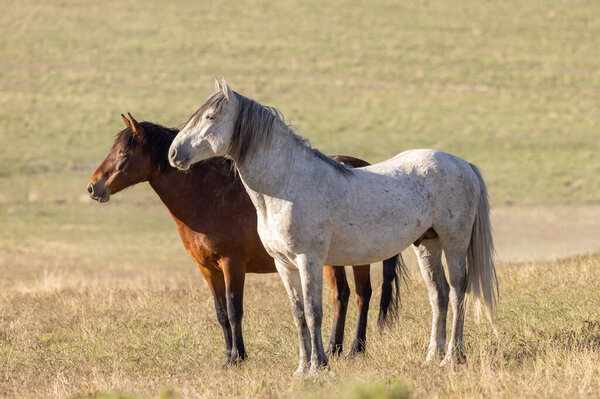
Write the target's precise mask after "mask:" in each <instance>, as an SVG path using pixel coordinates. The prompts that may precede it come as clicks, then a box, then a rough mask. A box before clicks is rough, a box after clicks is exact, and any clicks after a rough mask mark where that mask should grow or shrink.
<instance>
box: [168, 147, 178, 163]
mask: <svg viewBox="0 0 600 399" xmlns="http://www.w3.org/2000/svg"><path fill="white" fill-rule="evenodd" d="M176 156H177V148H171V149H170V150H169V158H170V159H171V160H173V161H174V160H175V157H176Z"/></svg>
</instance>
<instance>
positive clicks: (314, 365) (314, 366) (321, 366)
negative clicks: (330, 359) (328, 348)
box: [309, 358, 329, 376]
mask: <svg viewBox="0 0 600 399" xmlns="http://www.w3.org/2000/svg"><path fill="white" fill-rule="evenodd" d="M323 370H325V371H326V370H329V365H328V364H327V358H324V359H319V360H313V361H311V362H310V369H309V375H311V376H316V375H318V374H319V372H320V371H323Z"/></svg>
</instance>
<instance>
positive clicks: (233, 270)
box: [223, 259, 247, 364]
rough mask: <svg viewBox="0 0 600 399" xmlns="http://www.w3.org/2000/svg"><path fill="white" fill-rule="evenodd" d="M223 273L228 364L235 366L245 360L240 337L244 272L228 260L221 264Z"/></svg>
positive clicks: (236, 262)
mask: <svg viewBox="0 0 600 399" xmlns="http://www.w3.org/2000/svg"><path fill="white" fill-rule="evenodd" d="M223 271H224V273H225V287H226V297H227V316H228V318H229V324H231V330H232V340H231V343H232V346H231V354H230V356H229V363H232V364H237V363H239V362H241V361H243V360H245V359H246V357H247V355H246V348H245V347H244V337H243V335H242V317H243V316H244V279H245V277H246V270H245V267H244V265H243V264H242V263H241V262H239V261H237V260H232V259H228V260H226V261H225V262H224V264H223Z"/></svg>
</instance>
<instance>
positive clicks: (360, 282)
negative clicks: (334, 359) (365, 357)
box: [350, 265, 373, 356]
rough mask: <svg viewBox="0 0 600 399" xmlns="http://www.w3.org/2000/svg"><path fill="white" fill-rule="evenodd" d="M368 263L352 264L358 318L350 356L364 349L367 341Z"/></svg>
mask: <svg viewBox="0 0 600 399" xmlns="http://www.w3.org/2000/svg"><path fill="white" fill-rule="evenodd" d="M370 269H371V267H370V265H364V266H354V267H352V271H353V272H354V285H355V286H356V308H357V309H358V319H357V321H356V331H355V333H354V342H353V343H352V349H351V350H350V356H353V355H355V354H356V353H363V352H364V351H365V344H366V342H367V317H368V315H369V301H370V300H371V294H372V292H373V290H372V289H371V278H370V277H371V276H370Z"/></svg>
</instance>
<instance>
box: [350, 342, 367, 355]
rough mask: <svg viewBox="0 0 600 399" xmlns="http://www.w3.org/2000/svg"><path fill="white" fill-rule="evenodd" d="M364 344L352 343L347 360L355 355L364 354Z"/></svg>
mask: <svg viewBox="0 0 600 399" xmlns="http://www.w3.org/2000/svg"><path fill="white" fill-rule="evenodd" d="M365 349H366V348H365V344H364V343H356V342H355V343H354V344H352V349H350V353H349V355H348V357H349V358H351V359H352V358H353V357H355V356H356V355H362V354H363V353H365Z"/></svg>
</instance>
